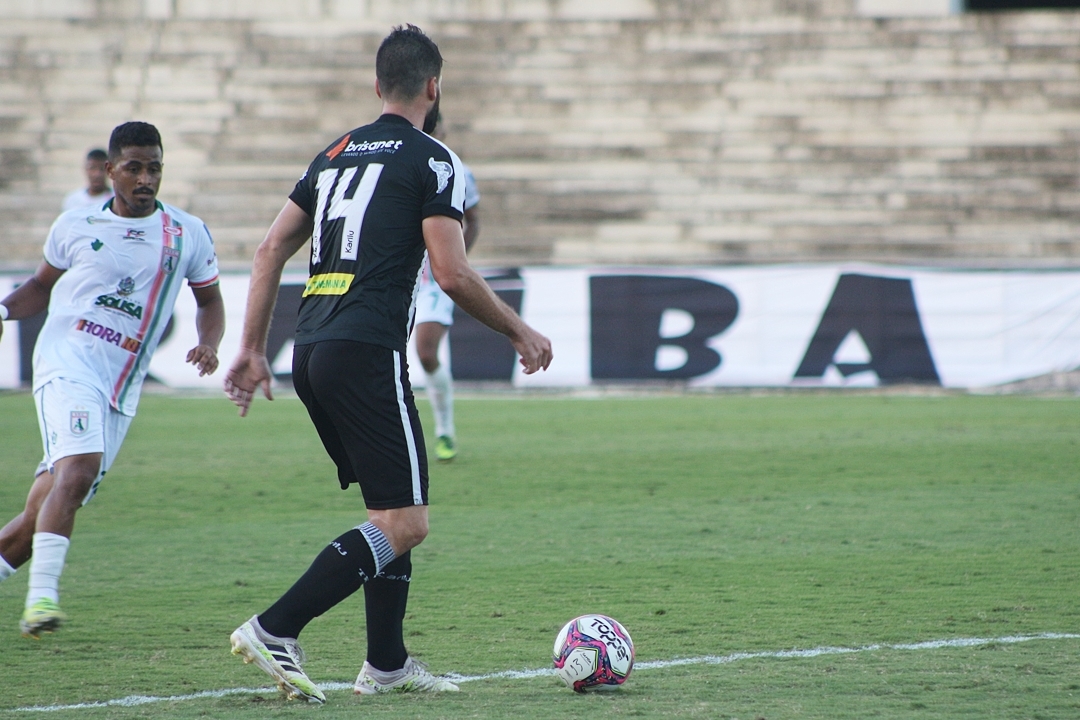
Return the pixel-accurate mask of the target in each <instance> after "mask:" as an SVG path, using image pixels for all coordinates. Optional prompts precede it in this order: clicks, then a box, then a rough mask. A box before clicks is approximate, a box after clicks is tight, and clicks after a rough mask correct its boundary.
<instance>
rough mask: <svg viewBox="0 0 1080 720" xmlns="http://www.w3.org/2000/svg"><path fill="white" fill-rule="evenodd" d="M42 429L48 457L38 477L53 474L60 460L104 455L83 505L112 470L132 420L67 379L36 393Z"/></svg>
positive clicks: (86, 387) (91, 389) (93, 391)
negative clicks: (98, 454) (45, 473)
mask: <svg viewBox="0 0 1080 720" xmlns="http://www.w3.org/2000/svg"><path fill="white" fill-rule="evenodd" d="M34 404H35V405H37V413H38V427H39V428H40V429H41V444H42V445H43V446H44V447H45V457H44V458H43V459H42V461H41V464H40V465H38V469H37V472H36V473H34V476H35V477H36V476H38V475H40V474H41V473H43V472H46V471H48V472H52V471H53V466H54V465H55V464H56V461H57V460H61V459H63V458H66V457H70V456H72V455H87V454H90V453H101V471H100V472H99V473H98V476H97V477H96V478H95V479H94V484H93V485H92V486H91V487H90V492H88V493H87V494H86V498H84V499H83V505H85V504H86V503H88V502H90V498H92V497H94V493H96V492H97V488H98V485H99V484H100V483H101V478H103V477H104V476H105V473H106V471H108V469H109V468H110V467H112V464H113V460H115V459H116V454H117V453H118V452H120V446H121V445H122V444H123V443H124V436H125V435H127V431H128V427H129V426H130V425H131V418H130V417H129V416H127V415H124V414H123V413H121V412H118V411H116V410H114V409H113V408H112V407H111V406H110V405H109V399H108V398H107V397H105V394H104V393H103V392H101V391H100V390H98V389H97V388H95V387H93V386H91V385H86V384H85V383H80V382H73V381H71V380H65V379H63V378H57V379H55V380H50V381H49V382H47V383H45V384H44V385H42V386H41V387H40V388H38V389H37V391H36V392H34Z"/></svg>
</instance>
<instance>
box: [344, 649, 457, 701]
mask: <svg viewBox="0 0 1080 720" xmlns="http://www.w3.org/2000/svg"><path fill="white" fill-rule="evenodd" d="M372 670H374V668H372V667H371V665H369V664H368V663H367V662H366V661H365V662H364V667H363V668H361V670H360V674H359V675H357V676H356V684H355V685H353V692H354V693H356V694H357V695H376V694H380V693H405V692H457V691H458V690H459V689H460V688H458V686H457V685H455V684H454V683H452V682H450V681H449V680H447V679H446V678H443V677H438V676H437V675H432V674H431V673H430V672H428V669H427V665H424V663H422V662H420V661H419V660H413V659H412V658H411V657H410V658H408V659H406V660H405V667H403V668H401V669H400V670H398V671H397V672H396V673H393V675H394V676H395V677H394V679H393V680H391V681H389V682H379V681H378V680H376V679H375V678H373V677H372V676H371V672H372ZM376 672H377V671H376ZM386 674H387V675H389V674H391V673H386Z"/></svg>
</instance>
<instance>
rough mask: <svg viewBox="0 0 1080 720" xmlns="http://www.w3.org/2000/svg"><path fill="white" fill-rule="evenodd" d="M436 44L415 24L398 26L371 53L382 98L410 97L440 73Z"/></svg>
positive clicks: (440, 63)
mask: <svg viewBox="0 0 1080 720" xmlns="http://www.w3.org/2000/svg"><path fill="white" fill-rule="evenodd" d="M442 65H443V59H442V54H441V53H439V46H438V45H436V44H435V43H434V42H433V41H432V39H431V38H429V37H428V36H427V35H425V34H424V31H423V30H421V29H420V28H418V27H416V26H415V25H406V26H405V27H401V26H398V27H396V28H394V30H393V31H392V32H391V33H390V34H389V35H387V36H386V39H385V40H383V41H382V45H380V46H379V52H378V53H376V55H375V77H377V78H378V79H379V88H380V89H381V90H382V94H383V97H385V98H389V99H392V100H412V99H413V98H415V97H416V96H417V95H419V94H420V93H421V92H423V91H424V85H425V84H426V83H427V81H428V80H430V79H431V78H433V77H439V76H440V75H442Z"/></svg>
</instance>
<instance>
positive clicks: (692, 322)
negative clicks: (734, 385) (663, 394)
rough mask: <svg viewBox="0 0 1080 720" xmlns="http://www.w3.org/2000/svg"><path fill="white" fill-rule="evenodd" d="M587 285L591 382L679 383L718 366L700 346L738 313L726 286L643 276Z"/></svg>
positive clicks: (608, 278)
mask: <svg viewBox="0 0 1080 720" xmlns="http://www.w3.org/2000/svg"><path fill="white" fill-rule="evenodd" d="M589 286H590V288H589V289H590V295H591V306H592V310H591V317H592V377H593V379H594V380H663V379H684V378H692V377H697V376H699V375H704V374H705V373H708V372H710V371H712V370H714V369H716V368H717V367H719V365H720V361H721V358H720V354H719V353H718V352H716V351H715V350H713V349H712V348H710V347H709V346H708V345H706V344H705V343H706V342H707V341H708V340H709V339H710V338H712V337H715V336H716V335H719V334H720V333H721V332H723V331H724V330H726V329H727V328H728V327H729V326H730V325H731V323H733V322H734V321H735V316H736V315H738V313H739V301H738V299H736V297H735V295H734V294H733V293H732V292H731V291H730V290H728V289H727V288H725V287H723V286H721V285H717V284H715V283H711V282H707V281H705V280H698V279H696V278H685V277H683V278H679V277H654V276H647V275H612V276H603V275H600V276H595V277H592V278H590V280H589ZM672 358H674V360H671V359H672Z"/></svg>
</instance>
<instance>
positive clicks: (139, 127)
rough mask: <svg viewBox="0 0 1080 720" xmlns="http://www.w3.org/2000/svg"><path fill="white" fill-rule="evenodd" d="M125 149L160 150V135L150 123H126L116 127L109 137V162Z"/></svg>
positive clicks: (114, 159)
mask: <svg viewBox="0 0 1080 720" xmlns="http://www.w3.org/2000/svg"><path fill="white" fill-rule="evenodd" d="M126 147H157V148H160V147H161V134H160V133H158V130H157V128H156V127H154V126H153V125H151V124H150V123H144V122H126V123H124V124H123V125H117V126H116V128H115V129H114V130H113V131H112V135H111V136H110V137H109V160H110V161H113V162H115V161H116V160H117V159H118V158H119V157H120V155H122V154H123V152H124V148H126ZM162 150H164V148H162Z"/></svg>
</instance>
